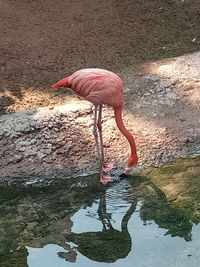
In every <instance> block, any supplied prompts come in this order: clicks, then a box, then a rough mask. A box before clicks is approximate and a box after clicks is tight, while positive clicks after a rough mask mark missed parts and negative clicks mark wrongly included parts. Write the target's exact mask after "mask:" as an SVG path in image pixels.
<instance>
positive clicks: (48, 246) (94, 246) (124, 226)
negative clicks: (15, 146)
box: [0, 164, 200, 267]
mask: <svg viewBox="0 0 200 267" xmlns="http://www.w3.org/2000/svg"><path fill="white" fill-rule="evenodd" d="M192 166H193V168H194V164H193V165H192ZM193 174H194V173H193ZM165 186H166V185H165ZM179 194H180V193H179ZM0 200H1V206H0V214H1V217H0V243H1V246H0V262H1V264H0V266H2V267H12V266H14V267H18V266H19V267H23V266H28V267H44V266H48V267H57V266H58V267H62V266H63V267H64V266H76V267H79V266H81V267H82V266H86V267H95V266H100V267H101V266H102V267H105V266H114V267H118V266H120V267H121V266H126V267H129V266H131V267H132V266H133V264H134V266H136V267H143V266H144V267H145V266H148V267H151V266H152V267H153V266H159V267H170V266H173V267H174V266H177V267H178V266H180V267H184V266H194V267H195V266H200V265H199V262H200V226H199V224H198V223H199V221H198V220H197V218H196V217H195V219H194V216H193V213H194V208H191V209H189V210H185V209H184V208H183V207H182V206H181V205H180V203H178V204H177V203H176V201H172V200H171V199H170V197H168V195H167V194H166V192H165V190H162V187H158V186H157V185H156V183H154V182H153V180H152V179H151V180H150V179H149V178H148V177H145V176H138V177H135V178H133V177H131V178H129V179H124V180H122V181H121V182H120V183H114V184H112V185H111V186H108V187H104V186H102V185H100V184H99V183H98V178H97V176H93V177H84V178H80V179H79V178H77V179H68V180H64V179H61V180H60V179H58V180H53V181H42V180H38V181H37V182H35V183H27V182H26V181H24V180H21V181H13V182H12V183H11V184H10V185H9V186H8V185H7V183H6V182H4V183H2V184H1V196H0ZM194 203H195V200H194ZM191 210H192V211H191ZM192 212H193V213H192Z"/></svg>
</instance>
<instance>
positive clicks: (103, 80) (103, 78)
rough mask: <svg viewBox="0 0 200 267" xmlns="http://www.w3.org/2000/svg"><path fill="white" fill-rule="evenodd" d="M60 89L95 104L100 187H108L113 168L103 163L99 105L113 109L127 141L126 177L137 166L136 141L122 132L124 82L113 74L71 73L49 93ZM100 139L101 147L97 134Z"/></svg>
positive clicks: (92, 71) (88, 71)
mask: <svg viewBox="0 0 200 267" xmlns="http://www.w3.org/2000/svg"><path fill="white" fill-rule="evenodd" d="M59 87H68V88H71V89H72V90H73V91H74V93H76V94H77V95H79V96H81V97H83V98H84V99H85V100H88V101H90V102H92V103H93V104H94V107H95V110H94V126H93V135H94V137H95V142H96V146H97V151H98V157H99V161H100V181H101V182H102V183H103V184H107V183H108V182H110V181H111V178H110V176H109V175H107V172H109V171H110V170H112V169H113V168H114V166H113V164H112V163H105V162H104V149H103V138H102V126H101V119H102V105H103V104H106V105H108V106H111V107H113V109H114V113H115V121H116V124H117V127H118V128H119V130H120V131H121V132H122V134H124V135H125V137H126V138H127V140H128V142H129V144H130V148H131V154H130V156H129V158H128V163H127V167H126V168H125V170H124V172H123V174H124V175H128V174H129V173H130V172H131V170H132V167H133V166H134V165H136V164H137V163H138V156H137V152H136V145H135V140H134V137H133V136H132V134H131V133H130V132H129V131H128V130H127V129H126V128H125V126H124V124H123V120H122V107H123V99H124V96H123V88H124V87H123V82H122V80H121V79H120V78H119V76H118V75H116V74H115V73H113V72H111V71H108V70H103V69H98V68H91V69H81V70H78V71H76V72H74V73H73V74H72V75H70V76H69V77H66V78H64V79H62V80H60V81H58V82H57V83H56V84H54V85H53V86H52V89H56V88H59ZM97 130H98V132H99V139H100V147H99V140H98V132H97Z"/></svg>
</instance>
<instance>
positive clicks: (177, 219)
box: [138, 177, 192, 241]
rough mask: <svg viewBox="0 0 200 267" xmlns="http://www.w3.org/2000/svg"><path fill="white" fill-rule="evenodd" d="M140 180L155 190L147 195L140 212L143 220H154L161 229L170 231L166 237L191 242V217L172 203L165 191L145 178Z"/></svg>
mask: <svg viewBox="0 0 200 267" xmlns="http://www.w3.org/2000/svg"><path fill="white" fill-rule="evenodd" d="M138 178H139V180H141V179H143V180H144V182H145V184H146V185H148V186H150V187H151V188H152V189H153V190H152V193H151V194H147V195H146V196H145V197H144V200H143V203H142V207H141V210H140V217H141V219H142V220H143V221H144V222H145V223H146V222H147V221H149V220H153V221H154V222H155V223H156V224H157V225H159V227H160V228H164V229H168V231H167V232H166V233H165V235H171V236H172V237H175V236H179V237H181V238H184V239H185V241H191V240H192V235H191V231H192V222H191V218H190V217H191V216H190V215H189V214H186V213H185V211H184V210H183V209H181V208H180V207H179V206H178V205H175V204H174V203H173V202H170V201H169V200H168V199H167V198H166V196H165V194H164V193H163V191H161V190H160V189H159V188H158V187H156V186H155V184H153V183H152V182H151V181H150V180H149V179H147V178H144V177H138Z"/></svg>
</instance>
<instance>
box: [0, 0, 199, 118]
mask: <svg viewBox="0 0 200 267" xmlns="http://www.w3.org/2000/svg"><path fill="white" fill-rule="evenodd" d="M199 25H200V2H199V1H198V0H148V1H147V0H123V1H119V0H109V1H107V0H102V1H97V0H84V1H81V0H74V1H72V0H67V1H66V0H58V1H54V0H38V1H35V0H21V1H14V0H9V1H7V0H0V31H1V37H2V38H1V42H0V96H1V98H0V114H5V113H7V112H11V111H16V110H21V109H31V108H34V107H41V106H48V105H58V104H64V103H66V101H69V100H70V99H71V97H70V96H69V95H66V92H64V93H65V94H63V91H58V92H57V93H55V94H52V93H50V92H49V87H50V86H51V84H53V83H54V82H55V81H57V80H58V79H60V78H62V77H64V76H67V75H69V74H71V73H72V72H73V71H75V70H77V69H80V68H85V67H100V68H105V69H109V70H112V71H114V72H117V73H119V74H121V76H122V78H124V77H125V76H126V75H125V72H124V69H126V68H127V67H129V66H135V65H138V64H140V63H146V62H149V61H153V60H157V59H161V58H168V57H173V56H178V55H182V54H187V53H189V52H194V51H198V50H200V27H199Z"/></svg>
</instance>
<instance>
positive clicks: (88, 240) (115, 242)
mask: <svg viewBox="0 0 200 267" xmlns="http://www.w3.org/2000/svg"><path fill="white" fill-rule="evenodd" d="M136 204H137V202H136V201H134V202H132V203H131V206H130V208H129V209H128V211H127V212H126V214H125V215H124V217H123V219H122V222H121V231H119V230H116V229H114V228H113V226H112V223H111V216H110V214H108V213H107V211H106V192H104V193H103V194H102V196H101V198H100V202H99V208H98V216H99V219H100V221H101V222H102V228H103V229H102V231H99V232H86V233H79V234H76V233H71V234H70V235H68V236H67V241H68V242H69V241H70V242H73V243H75V244H76V245H77V246H78V247H77V250H78V251H79V252H80V253H81V254H83V255H84V256H86V257H87V258H89V259H91V260H94V261H98V262H115V261H116V260H118V259H120V258H125V257H127V255H128V254H129V252H130V251H131V246H132V241H131V236H130V234H129V232H128V221H129V219H130V218H131V215H132V214H133V212H134V211H135V208H136ZM59 256H60V257H62V258H63V257H65V258H66V259H67V258H68V257H67V253H62V254H61V253H59ZM69 257H71V252H70V253H69Z"/></svg>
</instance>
